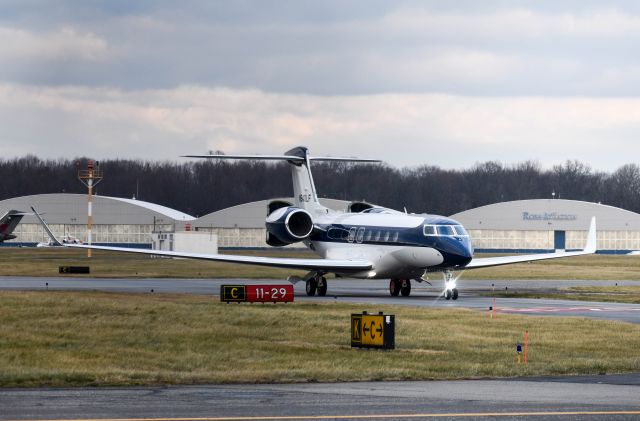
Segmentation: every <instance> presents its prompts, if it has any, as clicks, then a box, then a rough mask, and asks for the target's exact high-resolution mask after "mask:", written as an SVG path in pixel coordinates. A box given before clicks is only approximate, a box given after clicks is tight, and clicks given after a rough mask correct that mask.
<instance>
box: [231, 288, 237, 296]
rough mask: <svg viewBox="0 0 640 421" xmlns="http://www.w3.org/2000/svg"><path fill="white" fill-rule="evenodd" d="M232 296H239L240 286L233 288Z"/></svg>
mask: <svg viewBox="0 0 640 421" xmlns="http://www.w3.org/2000/svg"><path fill="white" fill-rule="evenodd" d="M231 298H238V288H231Z"/></svg>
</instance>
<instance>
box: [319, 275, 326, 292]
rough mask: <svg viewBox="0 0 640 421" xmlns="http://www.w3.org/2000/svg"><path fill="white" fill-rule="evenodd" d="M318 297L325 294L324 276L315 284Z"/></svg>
mask: <svg viewBox="0 0 640 421" xmlns="http://www.w3.org/2000/svg"><path fill="white" fill-rule="evenodd" d="M317 292H318V297H324V296H325V295H327V278H325V277H324V276H323V277H322V278H321V279H320V282H318V286H317Z"/></svg>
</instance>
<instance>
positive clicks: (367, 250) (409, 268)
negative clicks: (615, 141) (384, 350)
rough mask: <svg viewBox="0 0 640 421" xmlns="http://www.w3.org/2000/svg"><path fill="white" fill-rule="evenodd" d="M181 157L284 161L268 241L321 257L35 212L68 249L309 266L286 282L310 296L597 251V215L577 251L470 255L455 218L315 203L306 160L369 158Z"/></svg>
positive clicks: (448, 291) (451, 287)
mask: <svg viewBox="0 0 640 421" xmlns="http://www.w3.org/2000/svg"><path fill="white" fill-rule="evenodd" d="M185 157H186V158H209V159H210V158H214V159H248V160H276V161H287V162H288V163H289V164H290V166H291V172H292V176H293V193H294V198H295V203H288V202H284V201H272V202H271V203H269V206H268V212H267V218H266V229H267V238H266V242H267V244H269V245H271V246H276V247H277V246H284V245H288V244H292V243H296V242H303V243H304V244H305V245H306V246H307V247H308V248H309V249H310V250H312V251H313V252H315V253H316V254H318V255H319V256H320V258H319V259H296V258H275V257H256V256H234V255H221V254H198V253H183V252H179V251H160V250H141V249H133V248H126V247H106V246H97V245H91V246H89V245H86V244H62V243H61V242H60V241H58V240H57V239H56V238H55V237H54V236H53V234H52V233H51V230H50V229H49V228H48V227H47V225H46V224H45V223H44V221H43V220H42V218H40V215H38V213H37V212H36V211H35V209H33V211H34V212H35V214H36V215H37V216H38V218H39V219H40V221H41V222H42V224H43V226H44V227H45V229H46V231H47V233H48V234H49V236H50V237H51V239H52V241H53V242H54V243H55V244H57V245H61V246H65V247H72V248H92V249H96V250H109V251H119V252H127V253H138V254H149V255H160V256H172V257H182V258H190V259H201V260H213V261H220V262H229V263H240V264H248V265H262V266H272V267H280V268H290V269H303V270H307V271H309V272H308V273H307V275H306V276H304V277H303V278H297V277H289V281H291V282H294V283H295V282H298V281H304V282H305V283H306V291H307V294H308V295H310V296H313V295H316V294H318V295H320V296H324V295H326V293H327V280H326V278H325V275H326V274H329V273H333V274H336V275H337V276H343V277H350V278H361V279H390V282H389V292H390V293H391V295H392V296H398V295H402V296H408V295H409V294H410V293H411V281H417V282H423V281H425V279H424V276H425V275H426V274H427V273H429V272H441V273H443V275H444V289H443V292H442V295H443V296H444V297H445V299H447V300H449V299H453V300H455V299H457V298H458V289H457V286H456V281H457V279H458V277H459V275H458V277H456V276H454V273H455V272H460V273H461V272H462V271H464V270H467V269H477V268H483V267H489V266H499V265H507V264H513V263H523V262H531V261H535V260H546V259H556V258H561V257H572V256H581V255H586V254H593V253H595V251H596V222H595V218H593V219H592V220H591V226H590V228H589V233H588V236H587V242H586V245H585V247H584V250H582V251H573V252H556V253H541V254H533V255H518V256H504V257H489V258H479V259H474V258H473V246H472V244H471V240H470V238H469V235H468V234H467V231H466V230H465V229H464V227H463V226H462V225H461V224H460V223H459V222H457V221H455V220H453V219H450V218H446V217H443V216H437V215H426V214H421V215H417V214H407V213H403V212H398V211H395V210H392V209H387V208H382V207H375V206H372V205H370V204H366V203H362V202H354V203H352V204H351V206H350V209H351V210H352V212H349V213H341V212H336V211H334V210H331V209H328V208H326V207H324V206H322V205H321V204H320V202H319V201H318V195H317V193H316V189H315V186H314V183H313V177H312V175H311V162H312V161H343V162H379V161H377V160H370V159H356V158H330V157H313V156H309V151H308V149H307V148H306V147H297V148H294V149H291V150H290V151H288V152H286V153H285V154H284V155H187V156H185Z"/></svg>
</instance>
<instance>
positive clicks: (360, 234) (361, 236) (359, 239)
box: [356, 227, 364, 243]
mask: <svg viewBox="0 0 640 421" xmlns="http://www.w3.org/2000/svg"><path fill="white" fill-rule="evenodd" d="M363 239H364V228H362V227H361V228H358V234H357V235H356V242H357V243H362V240H363Z"/></svg>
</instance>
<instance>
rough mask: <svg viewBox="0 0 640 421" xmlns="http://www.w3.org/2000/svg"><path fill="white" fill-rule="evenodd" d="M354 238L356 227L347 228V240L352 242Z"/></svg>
mask: <svg viewBox="0 0 640 421" xmlns="http://www.w3.org/2000/svg"><path fill="white" fill-rule="evenodd" d="M355 239H356V227H352V228H351V229H349V242H350V243H353V242H354V241H355Z"/></svg>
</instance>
